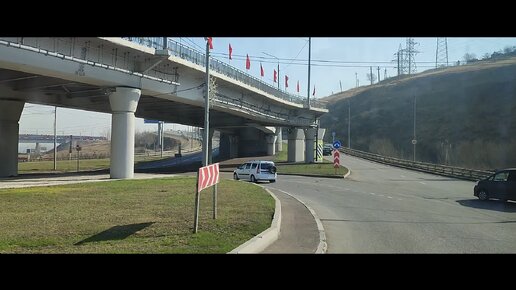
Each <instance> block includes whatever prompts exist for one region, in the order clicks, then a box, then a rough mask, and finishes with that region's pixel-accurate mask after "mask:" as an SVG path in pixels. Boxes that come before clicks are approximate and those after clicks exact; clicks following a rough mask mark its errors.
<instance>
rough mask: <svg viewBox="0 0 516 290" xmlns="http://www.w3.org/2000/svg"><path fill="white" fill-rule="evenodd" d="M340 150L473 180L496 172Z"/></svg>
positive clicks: (408, 167)
mask: <svg viewBox="0 0 516 290" xmlns="http://www.w3.org/2000/svg"><path fill="white" fill-rule="evenodd" d="M339 151H340V152H343V153H346V154H349V155H351V156H356V157H360V158H363V159H367V160H371V161H376V162H379V163H384V164H388V165H394V166H397V167H403V168H407V169H411V170H417V171H422V172H428V173H433V174H438V175H443V176H449V177H455V178H461V179H467V180H473V181H477V180H480V179H484V178H486V177H488V176H490V175H491V174H493V173H494V171H484V170H474V169H468V168H461V167H454V166H447V165H440V164H434V163H426V162H418V161H411V160H405V159H399V158H394V157H388V156H383V155H379V154H374V153H369V152H364V151H360V150H354V149H349V148H340V149H339Z"/></svg>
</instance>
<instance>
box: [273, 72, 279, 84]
mask: <svg viewBox="0 0 516 290" xmlns="http://www.w3.org/2000/svg"><path fill="white" fill-rule="evenodd" d="M277 74H278V73H277V72H276V70H274V82H276V78H277Z"/></svg>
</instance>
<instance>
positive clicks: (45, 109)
mask: <svg viewBox="0 0 516 290" xmlns="http://www.w3.org/2000/svg"><path fill="white" fill-rule="evenodd" d="M173 39H174V40H176V41H177V42H180V43H182V44H184V45H188V46H190V47H193V48H196V49H199V50H201V49H204V45H205V42H204V39H203V38H195V37H193V38H192V37H188V38H173ZM405 40H406V39H405V38H395V37H392V38H319V37H314V38H312V54H311V55H312V61H313V62H312V64H313V65H312V66H311V84H312V86H311V89H310V94H311V93H312V92H313V86H314V85H315V87H316V95H315V98H321V97H324V96H328V95H330V94H332V93H336V92H338V91H340V82H342V89H343V90H346V89H350V88H353V87H355V73H357V76H358V79H359V82H360V85H366V84H367V83H368V81H367V78H366V74H367V73H369V67H370V66H373V72H374V73H377V70H376V69H377V67H380V73H381V74H380V75H381V79H382V80H383V78H384V72H385V69H387V76H388V77H389V76H395V75H396V68H394V67H395V66H396V64H395V63H394V62H393V60H394V58H395V56H394V53H396V52H397V50H398V48H399V45H400V44H401V45H402V46H403V47H405ZM414 40H415V41H416V42H417V43H418V45H416V49H417V50H418V51H419V52H420V53H419V54H417V55H416V63H417V72H421V71H424V70H426V69H430V68H433V67H434V66H435V50H436V38H418V37H416V38H414ZM230 43H231V46H232V48H233V60H232V61H231V62H230V64H231V65H233V66H235V67H236V68H238V69H240V70H242V71H246V72H248V73H250V74H251V75H253V76H255V77H257V78H261V77H260V61H261V62H262V66H263V68H264V70H265V77H264V78H263V80H264V81H265V82H267V83H270V84H272V85H275V86H276V85H277V84H274V83H273V81H272V77H273V76H272V74H273V69H275V68H276V67H277V65H278V60H276V58H274V57H271V56H268V55H267V54H270V55H273V56H275V57H277V58H279V59H280V85H281V88H282V89H284V76H285V74H286V75H288V77H289V87H288V88H287V91H288V92H290V93H293V94H297V92H296V83H297V81H298V80H299V82H300V87H301V88H300V93H299V94H300V95H301V96H303V97H306V95H307V75H308V66H307V63H308V38H307V37H305V38H302V37H290V38H244V37H239V38H222V37H214V38H213V45H214V49H213V50H212V51H211V53H212V56H213V57H214V58H216V59H218V60H220V61H223V62H227V63H229V59H228V56H227V54H228V45H229V44H230ZM515 45H516V38H448V54H449V61H450V62H455V63H456V62H457V61H458V60H460V61H461V62H462V61H463V56H464V54H465V53H474V54H475V55H476V56H477V57H478V58H480V57H481V56H482V55H483V54H484V53H489V54H491V53H492V52H494V51H498V50H502V49H503V48H504V47H506V46H515ZM265 53H267V54H265ZM247 54H249V57H250V59H251V69H250V70H249V71H247V70H246V69H245V57H246V55H247ZM310 97H312V95H310ZM53 111H54V110H53V107H49V106H40V105H34V104H26V108H25V109H24V112H23V114H22V117H21V119H20V133H40V134H53ZM110 124H111V115H110V114H104V113H94V112H86V111H79V110H72V109H66V108H58V123H57V132H58V134H62V133H63V134H74V135H80V134H82V135H90V134H93V135H105V134H106V133H107V132H108V130H109V128H110ZM173 126H174V125H172V124H167V125H166V127H165V128H166V129H169V128H172V127H173ZM174 128H176V129H177V128H182V127H181V126H177V125H176V126H174ZM136 129H137V130H138V131H145V130H156V125H155V124H144V123H143V119H137V121H136Z"/></svg>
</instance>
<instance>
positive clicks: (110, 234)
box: [75, 222, 153, 246]
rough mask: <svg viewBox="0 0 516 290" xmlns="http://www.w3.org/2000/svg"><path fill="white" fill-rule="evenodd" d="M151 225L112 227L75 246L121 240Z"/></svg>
mask: <svg viewBox="0 0 516 290" xmlns="http://www.w3.org/2000/svg"><path fill="white" fill-rule="evenodd" d="M152 224H153V222H151V223H141V224H130V225H125V226H114V227H112V228H110V229H107V230H105V231H103V232H101V233H98V234H96V235H94V236H91V237H89V238H87V239H84V240H82V241H80V242H77V243H75V245H76V246H79V245H82V244H85V243H91V242H100V241H109V240H123V239H125V238H127V237H128V236H130V235H132V234H134V233H136V232H138V231H141V230H143V229H144V228H146V227H148V226H150V225H152Z"/></svg>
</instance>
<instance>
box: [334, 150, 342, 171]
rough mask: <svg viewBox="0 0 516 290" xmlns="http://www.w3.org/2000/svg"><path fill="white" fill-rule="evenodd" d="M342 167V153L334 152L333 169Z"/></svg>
mask: <svg viewBox="0 0 516 290" xmlns="http://www.w3.org/2000/svg"><path fill="white" fill-rule="evenodd" d="M339 166H340V152H339V150H333V167H335V168H339Z"/></svg>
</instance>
